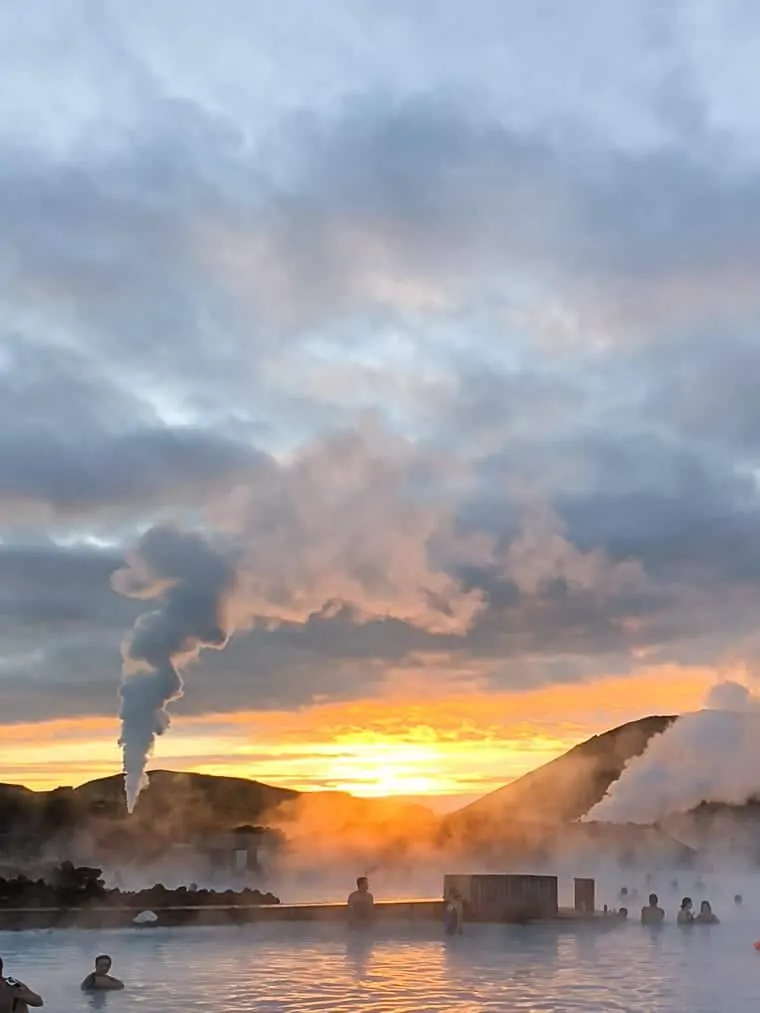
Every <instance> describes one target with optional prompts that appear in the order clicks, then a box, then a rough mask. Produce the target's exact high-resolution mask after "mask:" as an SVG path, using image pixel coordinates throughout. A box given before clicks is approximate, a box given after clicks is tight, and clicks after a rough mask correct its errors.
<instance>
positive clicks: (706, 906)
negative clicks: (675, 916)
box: [694, 900, 720, 925]
mask: <svg viewBox="0 0 760 1013" xmlns="http://www.w3.org/2000/svg"><path fill="white" fill-rule="evenodd" d="M694 921H696V922H699V924H700V925H717V924H718V923H719V922H720V918H718V916H717V915H715V914H713V909H712V905H711V904H710V901H709V900H703V901H702V903H701V904H700V905H699V914H698V915H697V917H696V918H695V919H694Z"/></svg>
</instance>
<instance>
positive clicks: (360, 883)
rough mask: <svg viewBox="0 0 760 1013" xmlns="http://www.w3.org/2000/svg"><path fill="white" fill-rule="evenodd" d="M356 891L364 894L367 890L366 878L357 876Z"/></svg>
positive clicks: (367, 882) (367, 881)
mask: <svg viewBox="0 0 760 1013" xmlns="http://www.w3.org/2000/svg"><path fill="white" fill-rule="evenodd" d="M356 889H357V890H361V891H362V893H366V892H367V890H369V880H368V879H367V877H366V876H359V878H358V879H357V881H356Z"/></svg>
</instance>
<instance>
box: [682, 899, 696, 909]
mask: <svg viewBox="0 0 760 1013" xmlns="http://www.w3.org/2000/svg"><path fill="white" fill-rule="evenodd" d="M693 907H694V903H693V901H692V899H691V897H684V899H683V900H682V901H681V910H682V911H691V909H692V908H693Z"/></svg>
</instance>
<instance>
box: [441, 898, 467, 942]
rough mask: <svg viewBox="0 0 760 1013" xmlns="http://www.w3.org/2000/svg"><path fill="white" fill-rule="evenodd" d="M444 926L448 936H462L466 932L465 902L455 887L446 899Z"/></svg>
mask: <svg viewBox="0 0 760 1013" xmlns="http://www.w3.org/2000/svg"><path fill="white" fill-rule="evenodd" d="M444 926H445V928H446V935H447V936H461V934H462V932H463V931H464V901H463V900H462V895H461V894H460V892H459V890H457V888H456V887H455V886H452V887H451V889H450V890H449V893H448V896H447V898H446V911H445V913H444Z"/></svg>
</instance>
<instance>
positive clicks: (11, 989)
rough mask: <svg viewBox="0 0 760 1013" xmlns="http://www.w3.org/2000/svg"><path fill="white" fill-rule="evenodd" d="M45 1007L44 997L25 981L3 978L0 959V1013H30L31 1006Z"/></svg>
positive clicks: (0, 959) (0, 958)
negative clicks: (33, 990)
mask: <svg viewBox="0 0 760 1013" xmlns="http://www.w3.org/2000/svg"><path fill="white" fill-rule="evenodd" d="M44 1005H45V1004H44V1003H43V1001H42V997H41V996H39V995H37V993H36V992H32V990H31V989H30V988H29V986H28V985H25V984H24V982H23V981H19V980H18V978H4V977H3V958H2V957H0V1013H28V1008H29V1007H30V1006H44Z"/></svg>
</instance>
